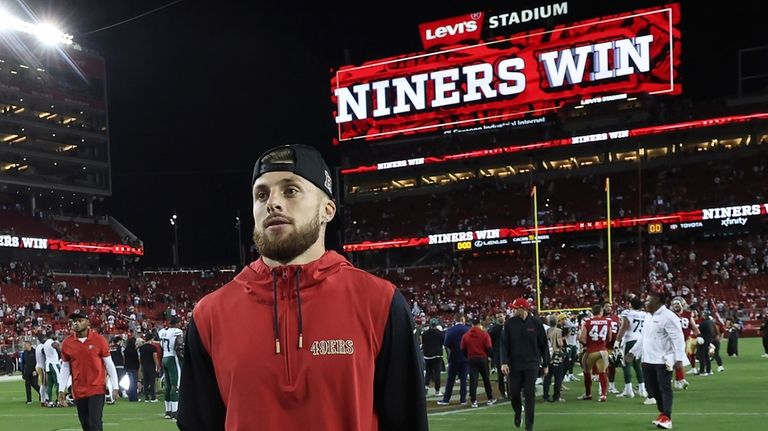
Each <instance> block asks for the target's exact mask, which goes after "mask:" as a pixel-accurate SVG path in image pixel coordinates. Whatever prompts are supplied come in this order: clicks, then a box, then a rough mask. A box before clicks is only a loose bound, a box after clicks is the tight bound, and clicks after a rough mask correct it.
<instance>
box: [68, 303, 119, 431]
mask: <svg viewBox="0 0 768 431" xmlns="http://www.w3.org/2000/svg"><path fill="white" fill-rule="evenodd" d="M69 319H70V320H71V321H72V330H73V331H74V333H73V334H72V335H70V336H69V337H67V338H66V339H65V340H64V342H63V343H62V345H61V359H62V361H63V362H62V365H61V382H62V386H61V387H62V390H60V391H59V404H62V405H66V404H64V403H65V402H66V399H65V397H64V391H63V390H64V389H66V386H67V383H68V382H69V377H70V375H71V376H72V395H73V396H74V397H75V404H76V405H77V416H78V418H79V419H80V425H81V426H82V427H83V431H102V430H103V425H102V415H103V412H104V395H105V393H106V380H105V374H109V379H110V380H111V381H112V387H113V388H117V387H118V386H117V370H116V369H115V364H114V363H113V362H112V357H111V356H110V354H109V346H108V345H107V340H106V339H105V338H104V337H102V336H101V335H99V334H98V333H96V332H94V331H91V330H90V326H91V322H90V321H89V320H88V316H87V315H86V314H85V313H83V312H80V310H75V312H74V313H72V314H70V315H69ZM113 392H114V393H113V394H112V399H113V400H117V398H118V393H117V389H115V390H114V391H113Z"/></svg>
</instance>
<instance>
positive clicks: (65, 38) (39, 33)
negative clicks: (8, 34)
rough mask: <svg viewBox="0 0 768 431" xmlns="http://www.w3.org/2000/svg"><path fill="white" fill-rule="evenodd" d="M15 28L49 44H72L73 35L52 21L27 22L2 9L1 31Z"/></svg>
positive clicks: (0, 16) (0, 15)
mask: <svg viewBox="0 0 768 431" xmlns="http://www.w3.org/2000/svg"><path fill="white" fill-rule="evenodd" d="M4 30H14V31H18V32H22V33H27V34H30V35H32V36H35V37H37V38H38V39H39V40H40V42H42V43H43V44H44V45H47V46H55V45H58V44H62V45H72V35H71V34H66V33H64V32H63V31H61V29H59V28H58V27H56V26H55V25H53V24H51V23H39V24H33V23H30V22H25V21H22V20H20V19H19V18H16V17H14V16H12V15H11V14H9V13H8V12H6V11H4V10H2V9H0V31H4Z"/></svg>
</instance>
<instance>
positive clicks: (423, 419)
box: [373, 291, 429, 431]
mask: <svg viewBox="0 0 768 431" xmlns="http://www.w3.org/2000/svg"><path fill="white" fill-rule="evenodd" d="M373 391H374V395H373V401H374V406H375V408H376V413H377V415H378V418H379V430H381V431H426V430H428V429H429V427H428V425H427V404H426V397H425V396H424V373H423V369H422V363H421V359H420V357H419V347H418V345H417V343H416V337H415V336H414V324H413V318H412V317H411V312H410V309H409V308H408V304H407V303H406V301H405V298H404V297H403V295H402V294H401V293H400V292H398V291H395V294H394V296H393V297H392V305H391V306H390V310H389V321H388V322H387V327H386V329H385V330H384V340H383V342H382V344H381V351H380V352H379V355H378V356H377V357H376V374H375V376H374V382H373Z"/></svg>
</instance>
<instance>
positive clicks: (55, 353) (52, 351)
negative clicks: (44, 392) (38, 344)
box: [43, 331, 61, 407]
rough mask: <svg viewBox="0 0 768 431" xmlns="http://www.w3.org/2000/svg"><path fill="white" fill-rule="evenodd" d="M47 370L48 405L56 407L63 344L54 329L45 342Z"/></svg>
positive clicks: (44, 350) (44, 351)
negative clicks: (56, 336) (61, 344)
mask: <svg viewBox="0 0 768 431" xmlns="http://www.w3.org/2000/svg"><path fill="white" fill-rule="evenodd" d="M43 353H45V372H46V374H47V379H46V381H47V386H48V387H47V389H48V400H49V402H48V406H49V407H55V406H56V401H55V400H56V399H57V398H58V394H59V371H60V370H61V359H60V358H61V354H60V353H61V346H60V345H59V342H58V340H56V338H55V336H54V333H53V331H50V332H48V334H47V336H46V340H45V343H43Z"/></svg>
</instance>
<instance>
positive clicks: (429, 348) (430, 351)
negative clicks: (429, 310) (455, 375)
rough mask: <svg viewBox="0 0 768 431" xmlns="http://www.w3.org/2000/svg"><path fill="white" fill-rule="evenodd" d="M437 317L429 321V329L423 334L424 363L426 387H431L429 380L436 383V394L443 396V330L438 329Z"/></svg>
mask: <svg viewBox="0 0 768 431" xmlns="http://www.w3.org/2000/svg"><path fill="white" fill-rule="evenodd" d="M437 323H438V320H437V319H432V320H431V321H430V322H429V329H427V330H426V331H424V333H423V334H421V350H422V352H424V364H425V368H426V372H425V375H426V377H425V380H424V387H425V388H427V389H429V382H430V381H432V382H434V383H435V396H436V397H440V396H443V394H442V392H440V372H441V371H443V368H444V367H445V364H444V363H443V341H444V340H445V336H444V335H443V331H441V330H439V329H437Z"/></svg>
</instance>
